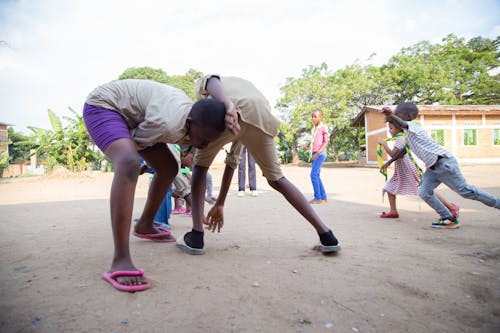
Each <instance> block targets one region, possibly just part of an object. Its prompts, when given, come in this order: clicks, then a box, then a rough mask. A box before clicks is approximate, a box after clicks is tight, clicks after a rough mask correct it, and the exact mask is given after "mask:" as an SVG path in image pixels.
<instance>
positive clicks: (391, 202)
mask: <svg viewBox="0 0 500 333" xmlns="http://www.w3.org/2000/svg"><path fill="white" fill-rule="evenodd" d="M387 198H388V199H389V206H390V207H391V211H390V212H389V214H398V209H397V207H396V196H395V195H394V194H391V193H389V192H387Z"/></svg>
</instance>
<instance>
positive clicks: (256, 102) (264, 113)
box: [195, 75, 280, 137]
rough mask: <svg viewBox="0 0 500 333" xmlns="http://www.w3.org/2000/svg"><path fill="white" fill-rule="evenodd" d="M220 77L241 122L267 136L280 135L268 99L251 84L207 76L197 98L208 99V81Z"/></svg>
mask: <svg viewBox="0 0 500 333" xmlns="http://www.w3.org/2000/svg"><path fill="white" fill-rule="evenodd" d="M211 77H218V78H219V79H220V80H221V83H222V90H223V91H224V94H225V95H226V96H227V97H228V98H229V99H230V100H231V102H233V104H234V107H235V109H236V112H237V113H238V115H239V116H240V117H241V120H242V121H243V122H245V123H247V124H249V125H252V126H255V127H257V128H259V129H261V130H262V131H263V132H264V133H266V134H267V135H270V136H272V137H275V136H276V135H278V128H279V124H280V122H279V120H278V119H276V118H275V117H274V116H273V115H272V113H271V106H270V105H269V102H268V101H267V99H266V97H265V96H264V95H263V94H262V93H261V92H260V91H259V90H257V88H256V87H255V86H254V85H253V84H252V83H251V82H250V81H247V80H244V79H240V78H238V77H234V76H224V77H220V76H219V75H207V76H205V77H203V78H202V79H201V80H200V81H199V82H197V84H196V87H195V89H196V97H197V98H198V99H202V98H208V97H209V94H208V91H207V83H208V79H210V78H211Z"/></svg>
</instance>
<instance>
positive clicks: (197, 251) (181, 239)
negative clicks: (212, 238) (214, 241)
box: [175, 232, 206, 255]
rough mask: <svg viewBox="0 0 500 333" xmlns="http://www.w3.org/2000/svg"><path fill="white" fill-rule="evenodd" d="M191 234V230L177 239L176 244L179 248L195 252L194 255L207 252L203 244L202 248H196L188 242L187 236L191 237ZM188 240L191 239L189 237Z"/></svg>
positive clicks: (190, 252)
mask: <svg viewBox="0 0 500 333" xmlns="http://www.w3.org/2000/svg"><path fill="white" fill-rule="evenodd" d="M190 236H191V232H188V233H186V234H185V235H184V237H179V238H178V239H177V244H175V245H176V246H177V247H178V248H179V249H181V250H182V251H184V252H186V253H189V254H193V255H200V254H205V253H206V251H205V249H204V248H203V245H202V246H201V248H196V247H192V246H190V245H188V244H187V242H186V238H190ZM188 241H189V239H188Z"/></svg>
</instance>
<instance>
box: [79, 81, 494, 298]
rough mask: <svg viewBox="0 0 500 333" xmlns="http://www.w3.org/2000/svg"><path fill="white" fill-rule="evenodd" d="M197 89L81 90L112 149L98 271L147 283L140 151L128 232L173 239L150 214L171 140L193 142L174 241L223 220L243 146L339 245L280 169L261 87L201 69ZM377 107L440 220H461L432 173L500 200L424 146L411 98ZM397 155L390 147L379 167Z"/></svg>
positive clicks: (193, 241)
mask: <svg viewBox="0 0 500 333" xmlns="http://www.w3.org/2000/svg"><path fill="white" fill-rule="evenodd" d="M195 91H196V95H197V98H198V101H197V102H196V103H193V102H192V101H191V100H190V99H189V98H188V97H187V95H186V94H185V93H184V92H183V91H181V90H179V89H176V88H174V87H170V86H168V85H165V84H160V83H156V82H152V81H147V80H122V81H114V82H110V83H107V84H104V85H102V86H99V87H98V88H96V89H95V90H94V91H92V92H91V93H90V95H89V96H88V98H87V100H86V103H85V105H84V110H83V118H84V121H85V124H86V127H87V130H88V132H89V134H90V136H91V137H92V139H93V140H94V142H95V144H96V145H97V146H98V147H99V148H100V149H101V151H103V152H104V154H105V155H106V156H107V157H108V158H109V159H110V161H111V163H112V164H113V167H114V171H115V173H114V178H113V183H112V187H111V197H110V203H111V226H112V231H113V239H114V256H113V260H112V263H111V267H110V269H109V271H106V272H104V273H103V275H102V277H103V279H104V280H105V281H107V282H109V283H110V284H111V285H113V286H114V287H115V288H116V289H118V290H121V291H141V290H145V289H147V288H149V287H150V284H149V283H148V282H147V281H146V279H145V278H144V276H143V275H144V271H143V270H142V269H137V268H136V267H135V265H134V264H133V263H132V258H131V256H130V247H129V234H130V227H131V217H132V210H133V202H134V193H135V186H136V183H137V179H138V176H139V174H140V169H141V167H140V164H139V156H140V157H142V158H143V159H144V160H145V162H146V163H147V165H148V166H149V167H151V168H152V169H153V170H154V176H153V178H152V180H151V184H150V188H149V192H148V196H147V199H146V203H145V206H144V210H143V212H142V215H141V217H140V218H139V219H138V221H137V223H136V224H135V226H134V232H133V234H134V235H135V236H138V237H141V238H146V239H150V240H154V241H160V242H162V241H163V242H169V241H172V239H174V238H173V236H172V235H171V233H170V231H169V230H168V229H167V228H162V227H155V225H154V221H155V216H156V214H157V212H158V210H159V208H160V206H161V205H162V201H164V198H165V196H166V194H167V191H168V189H169V188H170V186H171V184H172V182H173V181H174V179H175V177H176V176H178V173H179V169H180V166H179V164H180V163H179V158H178V156H176V154H175V153H174V152H172V151H171V149H169V147H168V144H174V143H177V144H188V145H191V146H193V147H194V148H196V151H195V154H194V158H193V162H192V176H191V193H190V200H191V213H192V216H191V217H192V223H193V227H192V230H191V231H190V232H188V233H186V234H185V235H184V236H183V237H182V238H179V239H177V244H176V245H177V247H179V248H180V249H181V250H183V251H185V252H187V253H189V254H203V253H205V249H204V226H205V227H206V228H207V229H208V230H210V231H212V232H213V231H215V230H217V231H220V229H221V228H222V227H223V225H224V212H223V208H224V203H225V200H226V196H227V192H228V190H229V187H230V184H231V179H232V176H233V173H234V169H235V168H236V167H237V166H238V162H239V159H240V155H241V154H240V153H241V149H242V147H243V146H245V147H246V148H247V150H248V152H249V153H250V154H251V155H252V156H253V158H254V159H255V161H256V163H257V164H258V165H259V167H260V169H261V170H262V172H263V175H264V177H265V178H266V179H267V181H268V183H269V185H270V186H271V187H272V188H273V189H275V190H276V191H278V192H280V193H281V194H282V195H283V196H284V197H285V199H286V200H287V201H288V202H289V203H290V204H291V205H292V206H293V207H294V208H295V209H296V210H297V212H299V213H300V214H301V215H302V216H303V217H304V218H305V219H306V220H307V221H308V222H309V223H310V224H311V225H312V227H313V228H314V229H315V230H316V232H317V233H318V237H319V241H320V245H319V246H317V247H316V249H317V250H319V251H321V252H324V253H328V252H336V251H339V250H340V246H339V245H338V240H337V238H336V237H335V235H334V234H333V232H332V230H331V229H330V228H329V227H328V226H327V225H325V224H324V223H323V221H322V220H321V219H320V217H319V216H318V215H317V213H316V212H315V210H314V209H313V208H312V206H311V204H310V202H308V201H307V199H306V198H305V196H304V195H303V194H302V192H301V191H300V190H299V189H298V188H297V187H295V185H293V184H292V183H291V182H290V181H289V180H288V179H287V178H286V177H285V176H284V175H283V173H282V170H281V167H280V163H279V160H278V152H277V149H276V144H275V136H276V135H277V134H278V125H279V122H278V120H277V119H276V118H275V117H274V116H273V115H272V114H271V107H270V105H269V103H268V101H267V100H266V98H265V97H264V95H263V94H262V93H261V92H260V91H259V90H258V89H257V88H255V86H254V85H253V84H252V83H250V82H249V81H246V80H244V79H241V78H237V77H222V78H221V77H220V76H218V75H208V76H205V77H204V78H202V79H200V80H198V81H197V82H196V84H195ZM414 110H416V113H414ZM384 112H386V117H387V120H388V121H389V122H391V123H394V124H395V125H396V126H397V127H398V128H401V129H403V130H404V131H405V133H407V134H406V138H407V141H408V143H409V145H410V147H411V149H412V151H414V153H415V155H417V156H418V157H419V158H421V159H422V160H424V161H425V162H426V165H427V167H428V169H427V171H426V173H425V175H424V180H423V182H422V184H421V186H420V189H421V190H420V194H421V196H422V197H423V198H424V200H425V201H426V202H428V203H429V205H431V206H432V207H433V208H435V209H436V211H437V212H438V213H439V214H440V215H441V216H442V220H441V222H440V223H441V225H443V226H444V225H448V224H450V221H451V222H452V223H456V224H458V221H457V220H456V222H453V221H455V220H453V219H454V218H453V217H452V214H451V212H450V211H449V210H448V208H446V206H444V205H443V204H442V203H441V202H440V201H439V200H437V199H436V197H435V195H434V194H433V189H434V188H435V187H436V186H437V185H438V184H439V182H444V183H445V184H447V185H448V186H450V187H451V188H452V189H454V190H455V191H457V192H458V193H460V194H462V195H463V196H465V197H469V198H473V199H476V200H480V201H482V202H484V203H486V204H488V205H490V206H494V207H496V208H500V201H499V199H498V198H495V197H493V196H492V195H489V194H487V193H485V192H482V191H479V190H477V189H475V188H473V187H471V186H469V185H467V184H466V183H465V180H463V177H462V178H460V177H461V174H460V172H459V171H457V170H458V167H455V165H454V164H453V163H456V161H454V159H453V158H452V157H451V156H450V155H449V154H448V153H447V152H446V151H443V150H442V148H441V147H439V149H437V148H435V147H434V146H431V145H430V143H429V142H428V141H429V140H428V139H425V138H424V136H425V133H424V132H423V131H422V130H419V129H418V128H416V127H415V125H414V124H413V123H410V122H407V121H408V120H412V119H415V117H416V115H417V114H418V109H416V107H411V105H401V106H398V108H397V109H396V113H395V114H392V113H391V112H389V111H387V110H386V111H384ZM321 117H322V113H321V112H320V111H319V110H317V111H315V113H313V120H314V119H315V118H316V120H314V123H315V127H318V126H319V125H320V123H321ZM411 117H413V118H411ZM325 128H326V127H323V126H320V127H318V128H316V129H315V131H314V134H315V135H319V139H318V141H317V142H313V146H312V148H313V155H312V160H313V164H315V165H314V166H313V169H315V170H317V171H318V172H317V173H316V172H315V173H314V174H313V172H311V180H312V181H313V184H315V185H314V188H315V198H314V199H313V202H311V203H323V202H326V194H325V193H324V188H323V186H322V183H321V180H320V179H319V168H320V167H321V164H322V163H323V161H324V157H326V143H325V141H326V140H327V138H328V132H327V129H325ZM422 133H424V134H422ZM430 141H432V140H430ZM227 143H232V144H231V148H230V151H229V152H228V153H227V156H226V159H225V164H226V167H225V169H224V174H223V177H222V183H221V186H220V192H219V195H218V197H217V198H216V200H215V203H214V205H213V207H212V208H211V209H210V211H209V212H208V214H207V215H206V216H205V214H204V201H205V200H204V199H205V189H206V185H207V174H208V168H209V167H210V165H211V163H212V161H213V160H214V158H215V156H216V155H217V153H218V152H219V151H220V150H221V149H222V148H223V147H224V145H225V144H227ZM426 147H431V149H427V148H426ZM400 151H401V152H403V151H405V150H404V149H400ZM401 157H402V155H401V156H399V155H398V156H396V154H395V155H394V157H393V158H392V159H391V161H389V162H388V163H387V164H386V165H385V166H384V167H387V165H389V164H390V163H392V161H395V160H398V159H399V158H401ZM314 161H316V162H314ZM453 167H455V169H453V171H454V172H455V177H453V175H445V174H444V170H443V169H446V168H448V169H450V170H451V168H453ZM429 170H431V172H429ZM318 180H319V181H318ZM461 183H463V184H461ZM460 184H461V185H460ZM462 185H463V186H462ZM424 189H425V190H424ZM184 198H185V197H184Z"/></svg>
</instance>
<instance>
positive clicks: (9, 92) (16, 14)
mask: <svg viewBox="0 0 500 333" xmlns="http://www.w3.org/2000/svg"><path fill="white" fill-rule="evenodd" d="M499 7H500V5H499V4H498V3H497V2H495V1H484V2H481V4H478V3H477V2H473V1H458V0H457V1H445V2H442V3H440V4H434V3H433V2H432V1H427V0H424V1H423V2H422V1H420V2H418V3H417V2H415V3H414V2H412V1H397V0H384V1H369V0H366V1H361V0H354V1H328V0H304V1H290V0H289V1H285V0H277V1H269V0H266V1H264V0H254V1H251V2H249V1H236V0H233V1H231V0H223V1H212V2H208V1H195V0H183V1H177V0H176V1H173V0H167V1H152V0H149V1H144V0H143V1H128V0H127V1H98V0H87V1H83V0H81V1H64V0H45V1H41V0H38V1H37V0H33V1H24V0H22V1H3V2H1V3H0V40H4V41H6V42H7V43H8V45H9V47H0V87H2V90H1V92H0V121H3V122H9V123H14V124H16V125H18V126H19V128H18V127H16V129H22V128H23V127H25V126H27V125H34V126H39V127H45V128H48V127H49V126H50V125H49V120H48V117H47V111H46V110H47V109H48V108H52V109H53V110H54V111H55V112H56V113H57V114H60V115H61V114H67V113H66V110H67V107H68V106H71V107H73V108H75V109H76V110H79V109H81V106H82V104H83V101H84V100H85V97H86V95H87V94H88V92H89V91H90V90H92V89H93V88H94V87H95V86H97V85H99V84H101V83H104V82H107V81H110V80H113V79H116V78H117V77H118V75H119V74H120V73H122V72H123V71H124V70H125V69H126V68H128V67H135V66H151V67H155V68H162V69H163V70H165V71H166V72H167V73H169V74H182V73H184V72H185V71H187V70H188V69H189V68H195V69H198V70H201V71H203V72H205V73H209V72H217V73H220V74H222V75H238V76H242V77H245V78H247V79H249V80H251V81H253V82H254V83H255V85H256V86H257V87H259V88H260V89H261V90H262V91H263V92H264V94H265V95H266V96H267V97H268V99H269V100H270V102H271V104H272V105H274V104H275V102H276V100H277V99H278V98H279V85H280V84H282V83H283V82H284V81H285V79H286V78H287V77H289V76H298V75H300V74H301V71H302V69H303V68H305V67H307V66H308V65H318V64H320V63H321V62H326V63H327V64H328V65H329V67H330V68H332V69H337V68H341V67H343V66H346V65H348V64H351V63H353V62H354V61H355V60H356V59H360V60H365V59H367V58H368V57H369V56H370V55H371V54H373V53H376V54H377V56H376V57H375V62H377V64H381V63H383V62H385V61H387V59H388V58H389V57H390V56H391V55H393V54H395V53H397V52H398V51H399V50H400V49H401V47H404V46H409V45H412V44H414V43H416V42H418V41H420V40H430V41H432V42H438V41H440V40H441V38H443V37H444V36H446V35H447V34H449V33H455V34H458V35H460V36H467V37H472V36H477V35H483V36H485V37H491V34H495V33H496V34H498V31H499V28H498V27H499V25H498V23H499V22H498V19H497V17H496V16H495V15H494V14H492V13H498V12H499V10H498V9H500V8H499Z"/></svg>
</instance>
